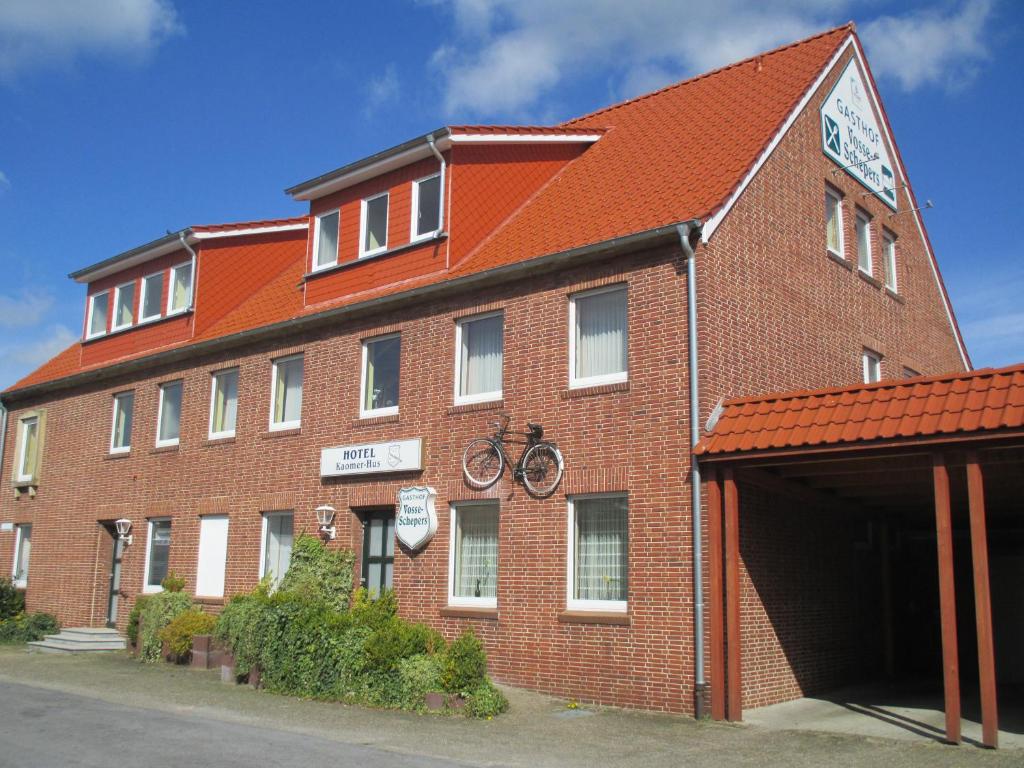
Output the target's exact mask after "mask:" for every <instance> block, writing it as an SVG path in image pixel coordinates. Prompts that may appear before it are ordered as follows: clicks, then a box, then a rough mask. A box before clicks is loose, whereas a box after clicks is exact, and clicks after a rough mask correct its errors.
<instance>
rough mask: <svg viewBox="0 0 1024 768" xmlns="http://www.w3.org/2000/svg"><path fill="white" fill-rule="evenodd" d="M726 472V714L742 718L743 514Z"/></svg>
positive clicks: (734, 486)
mask: <svg viewBox="0 0 1024 768" xmlns="http://www.w3.org/2000/svg"><path fill="white" fill-rule="evenodd" d="M724 475H725V581H726V587H725V602H726V606H727V607H726V611H725V623H726V634H727V636H728V643H729V655H728V657H727V658H726V667H727V676H728V680H729V682H728V686H727V687H728V694H727V707H726V717H727V718H728V719H729V720H733V721H738V720H742V719H743V674H742V655H741V647H740V642H741V641H740V514H739V491H738V490H737V488H736V479H735V477H734V476H733V471H732V469H731V468H728V467H727V468H726V469H725V471H724Z"/></svg>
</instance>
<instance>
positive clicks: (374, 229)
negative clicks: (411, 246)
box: [359, 192, 391, 258]
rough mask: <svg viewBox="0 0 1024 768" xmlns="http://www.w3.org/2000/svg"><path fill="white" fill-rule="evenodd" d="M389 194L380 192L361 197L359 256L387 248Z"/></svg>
mask: <svg viewBox="0 0 1024 768" xmlns="http://www.w3.org/2000/svg"><path fill="white" fill-rule="evenodd" d="M390 198H391V195H390V194H389V193H387V192H382V193H381V194H379V195H375V196H373V197H367V198H363V202H362V206H361V212H360V226H359V231H360V235H359V257H360V258H362V257H364V256H372V255H373V254H375V253H380V252H381V251H386V250H387V248H388V202H389V200H390Z"/></svg>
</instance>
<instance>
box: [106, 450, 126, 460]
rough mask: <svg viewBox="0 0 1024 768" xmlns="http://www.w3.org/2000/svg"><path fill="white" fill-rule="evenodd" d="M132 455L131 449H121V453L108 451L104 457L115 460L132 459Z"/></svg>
mask: <svg viewBox="0 0 1024 768" xmlns="http://www.w3.org/2000/svg"><path fill="white" fill-rule="evenodd" d="M131 456H132V452H131V451H121V452H119V453H108V454H106V455H105V456H104V457H103V460H104V461H114V460H116V459H130V458H131Z"/></svg>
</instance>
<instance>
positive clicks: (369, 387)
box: [359, 333, 402, 418]
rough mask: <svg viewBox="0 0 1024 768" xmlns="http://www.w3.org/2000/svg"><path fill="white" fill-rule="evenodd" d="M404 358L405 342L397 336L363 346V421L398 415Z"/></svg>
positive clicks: (382, 337)
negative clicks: (400, 371)
mask: <svg viewBox="0 0 1024 768" xmlns="http://www.w3.org/2000/svg"><path fill="white" fill-rule="evenodd" d="M401 356H402V338H401V336H399V334H397V333H394V334H391V335H390V336H380V337H378V338H376V339H369V340H367V341H364V342H363V374H362V380H363V386H362V391H363V397H362V402H361V404H360V406H359V415H360V417H361V418H370V417H374V416H390V415H393V414H396V413H398V385H399V364H400V359H401Z"/></svg>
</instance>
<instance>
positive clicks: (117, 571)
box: [103, 525, 124, 629]
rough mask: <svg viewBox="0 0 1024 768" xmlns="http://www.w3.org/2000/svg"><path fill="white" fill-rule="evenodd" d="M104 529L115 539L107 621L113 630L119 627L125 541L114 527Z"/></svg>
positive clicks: (109, 575)
mask: <svg viewBox="0 0 1024 768" xmlns="http://www.w3.org/2000/svg"><path fill="white" fill-rule="evenodd" d="M103 528H104V529H105V530H106V532H107V533H108V534H110V537H111V538H112V539H113V544H112V546H111V558H110V572H109V574H108V583H109V588H108V593H107V621H106V624H107V626H108V627H110V628H111V629H113V628H114V627H115V626H116V625H117V609H118V606H119V604H120V600H121V559H122V558H123V557H124V541H122V540H121V538H120V537H119V536H118V535H117V530H116V529H115V528H114V526H113V525H104V526H103Z"/></svg>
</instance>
